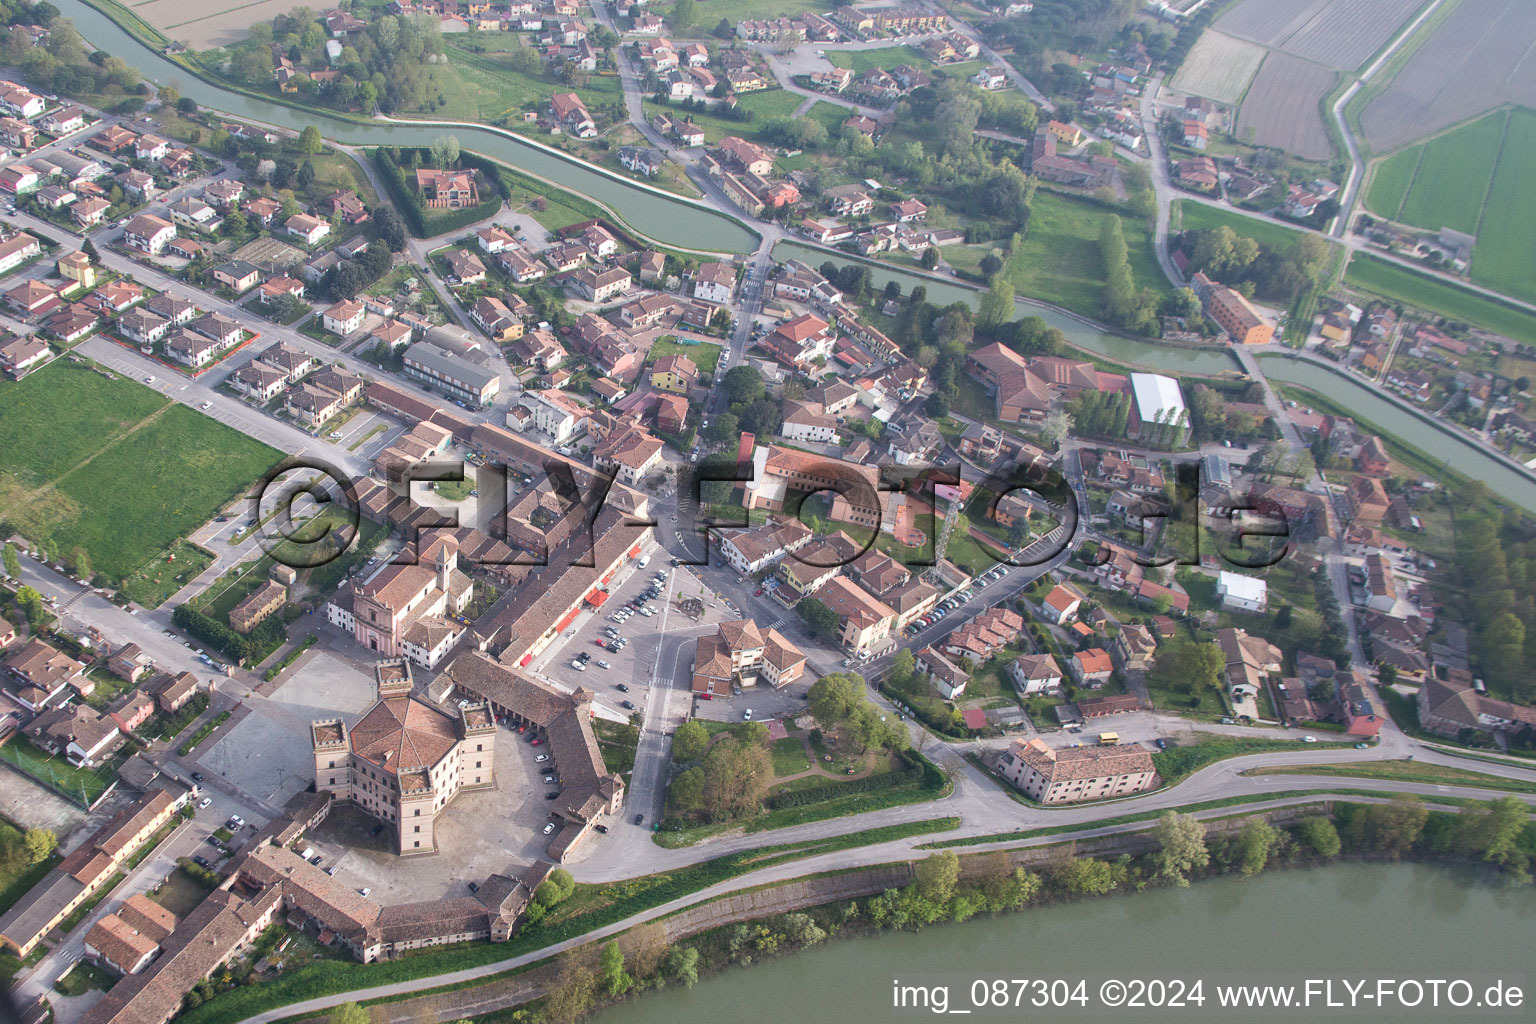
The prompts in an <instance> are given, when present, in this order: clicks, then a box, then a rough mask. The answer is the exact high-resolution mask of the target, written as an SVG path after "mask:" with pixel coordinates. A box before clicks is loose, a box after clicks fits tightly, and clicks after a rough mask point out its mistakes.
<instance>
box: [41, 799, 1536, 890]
mask: <svg viewBox="0 0 1536 1024" xmlns="http://www.w3.org/2000/svg"><path fill="white" fill-rule="evenodd" d="M1529 821H1530V808H1529V807H1527V806H1526V805H1525V804H1524V803H1523V802H1522V801H1521V800H1520V798H1519V797H1517V796H1504V797H1500V798H1499V799H1497V800H1490V801H1488V802H1487V803H1484V804H1478V805H1477V806H1475V807H1473V808H1470V809H1468V810H1467V811H1465V812H1463V813H1462V814H1460V815H1459V816H1458V817H1457V822H1456V823H1457V840H1458V846H1459V847H1460V848H1461V851H1462V852H1463V853H1466V854H1473V855H1476V856H1479V857H1481V858H1482V859H1483V860H1486V861H1489V862H1491V863H1494V864H1499V865H1501V866H1503V867H1504V868H1505V869H1507V870H1509V871H1510V872H1511V873H1512V874H1514V875H1516V876H1517V877H1519V878H1521V879H1522V880H1524V879H1525V878H1526V877H1527V876H1528V872H1527V870H1526V867H1527V863H1528V858H1527V856H1526V854H1525V853H1524V852H1523V851H1522V850H1521V849H1520V838H1521V835H1522V833H1523V832H1524V831H1525V827H1526V825H1527V823H1529ZM31 835H32V833H31V832H30V831H29V832H28V833H27V837H28V840H29V841H30V839H31ZM34 863H35V862H34Z"/></svg>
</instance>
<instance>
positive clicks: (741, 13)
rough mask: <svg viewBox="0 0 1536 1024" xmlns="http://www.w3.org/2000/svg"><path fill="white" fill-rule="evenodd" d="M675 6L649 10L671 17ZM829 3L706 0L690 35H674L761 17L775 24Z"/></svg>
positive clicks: (693, 33) (699, 33)
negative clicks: (778, 19)
mask: <svg viewBox="0 0 1536 1024" xmlns="http://www.w3.org/2000/svg"><path fill="white" fill-rule="evenodd" d="M672 7H673V4H671V3H662V4H652V5H651V6H649V7H647V8H646V10H647V11H649V12H650V13H652V14H656V15H660V16H661V17H664V18H665V17H668V16H669V15H671V13H672ZM826 9H827V5H826V4H818V3H816V2H815V0H706V2H705V3H701V4H699V5H697V6H696V7H695V8H694V11H695V15H694V25H693V27H692V28H691V29H690V30H689V31H687V32H673V33H672V35H673V36H674V37H687V36H697V35H702V34H703V33H706V32H708V31H709V30H710V29H712V28H714V27H715V24H716V23H717V22H719V21H720V19H721V18H724V19H725V20H726V21H728V22H730V23H731V24H732V25H734V24H736V23H737V22H738V21H741V20H743V19H745V18H761V19H763V20H765V21H772V20H773V19H774V18H783V17H788V16H789V15H791V14H804V13H805V12H806V11H824V10H826ZM668 27H669V28H670V27H671V23H670V22H669V23H668Z"/></svg>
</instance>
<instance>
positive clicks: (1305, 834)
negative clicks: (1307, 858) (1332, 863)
mask: <svg viewBox="0 0 1536 1024" xmlns="http://www.w3.org/2000/svg"><path fill="white" fill-rule="evenodd" d="M1296 832H1297V834H1299V835H1300V836H1301V839H1302V841H1303V842H1304V843H1306V844H1307V845H1308V846H1310V847H1312V852H1314V853H1316V854H1317V855H1318V856H1319V857H1323V858H1325V859H1332V858H1334V857H1337V856H1338V855H1339V850H1340V849H1341V848H1342V846H1343V844H1342V843H1340V842H1339V830H1338V829H1337V828H1335V827H1334V825H1333V822H1332V821H1329V820H1328V819H1327V818H1324V817H1321V816H1319V817H1312V818H1303V819H1301V822H1300V823H1299V824H1298V825H1297V826H1296Z"/></svg>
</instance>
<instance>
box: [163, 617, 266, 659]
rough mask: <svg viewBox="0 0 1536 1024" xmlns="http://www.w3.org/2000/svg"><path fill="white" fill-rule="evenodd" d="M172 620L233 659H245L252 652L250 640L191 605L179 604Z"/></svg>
mask: <svg viewBox="0 0 1536 1024" xmlns="http://www.w3.org/2000/svg"><path fill="white" fill-rule="evenodd" d="M171 621H172V622H174V623H175V624H176V625H177V626H179V627H181V628H182V629H184V630H186V631H187V632H188V633H191V634H192V635H193V636H195V637H197V638H198V639H199V640H201V641H202V642H203V643H205V644H207V645H209V646H210V647H213V648H215V649H217V650H219V651H221V652H223V654H224V655H225V657H227V658H229V659H230V660H231V661H235V662H239V661H243V660H244V659H245V657H246V656H247V655H248V654H250V653H251V645H250V641H248V640H246V638H245V637H243V636H241V635H240V634H239V633H236V632H235V631H234V630H232V629H230V628H229V627H228V626H225V625H223V624H221V623H219V622H218V621H216V620H215V619H213V618H211V617H209V616H207V615H204V614H203V613H202V612H200V611H198V610H196V609H195V608H193V607H192V606H191V605H187V604H183V605H178V606H177V607H176V610H175V611H174V612H172V613H171Z"/></svg>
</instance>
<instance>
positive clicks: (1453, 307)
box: [1344, 253, 1536, 345]
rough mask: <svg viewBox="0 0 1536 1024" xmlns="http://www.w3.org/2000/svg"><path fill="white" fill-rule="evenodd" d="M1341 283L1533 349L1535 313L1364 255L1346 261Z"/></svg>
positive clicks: (1535, 343)
mask: <svg viewBox="0 0 1536 1024" xmlns="http://www.w3.org/2000/svg"><path fill="white" fill-rule="evenodd" d="M1344 283H1345V284H1347V285H1350V286H1351V287H1354V288H1359V289H1362V290H1363V291H1368V292H1372V293H1374V294H1376V295H1380V296H1382V297H1383V298H1387V299H1395V300H1396V301H1398V302H1402V303H1405V304H1407V305H1410V306H1416V307H1418V308H1419V309H1425V310H1429V311H1430V312H1432V313H1439V314H1440V315H1442V316H1448V317H1451V318H1452V319H1455V320H1465V321H1467V322H1468V323H1472V324H1477V325H1478V326H1480V327H1486V328H1488V329H1489V330H1490V331H1497V332H1498V333H1500V334H1504V335H1508V336H1509V337H1511V338H1513V339H1515V340H1516V341H1523V342H1525V343H1526V344H1528V345H1536V313H1528V312H1526V311H1525V310H1523V309H1518V308H1516V307H1515V306H1511V305H1509V304H1507V303H1504V302H1500V301H1499V300H1497V299H1492V298H1488V297H1487V296H1483V295H1479V294H1477V293H1476V292H1472V291H1468V290H1467V289H1465V288H1462V287H1460V286H1459V285H1456V284H1453V283H1451V282H1450V281H1443V280H1439V279H1437V278H1433V277H1431V276H1429V275H1428V274H1421V273H1419V272H1418V271H1415V270H1409V269H1408V268H1407V267H1401V266H1398V265H1397V264H1395V263H1388V262H1387V261H1386V260H1383V259H1377V258H1376V257H1375V256H1371V255H1368V254H1365V253H1359V254H1356V255H1355V257H1354V258H1353V259H1351V260H1350V261H1349V269H1348V270H1347V271H1346V272H1345V274H1344Z"/></svg>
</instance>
